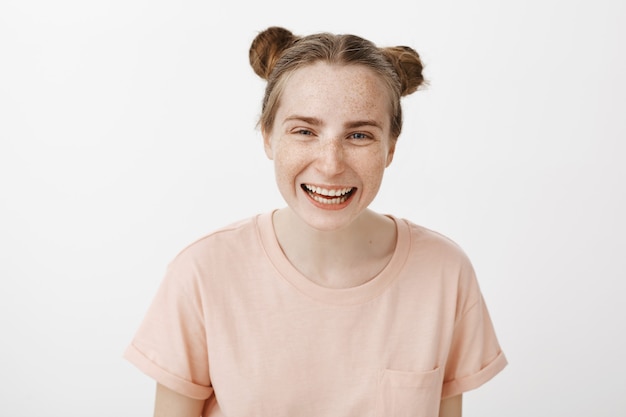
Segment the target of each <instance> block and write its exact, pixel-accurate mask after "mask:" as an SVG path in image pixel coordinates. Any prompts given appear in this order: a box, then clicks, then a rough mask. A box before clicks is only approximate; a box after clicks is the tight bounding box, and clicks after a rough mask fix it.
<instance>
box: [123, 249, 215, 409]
mask: <svg viewBox="0 0 626 417" xmlns="http://www.w3.org/2000/svg"><path fill="white" fill-rule="evenodd" d="M196 275H197V274H196V273H195V268H194V267H193V265H192V264H191V265H189V262H187V263H185V262H181V261H180V260H178V261H176V260H175V261H174V262H172V263H171V264H170V265H169V267H168V270H167V273H166V275H165V277H164V279H163V281H162V283H161V285H160V287H159V289H158V291H157V293H156V295H155V297H154V299H153V301H152V304H151V305H150V307H149V309H148V312H147V313H146V315H145V317H144V319H143V321H142V323H141V325H140V326H139V329H138V330H137V332H136V334H135V336H134V338H133V340H132V342H131V344H130V345H129V346H128V347H127V348H126V351H125V352H124V357H125V358H126V359H127V360H128V361H130V362H131V363H132V364H134V365H135V366H136V367H137V368H139V370H141V371H142V372H144V373H145V374H146V375H148V376H150V377H151V378H153V379H155V380H156V381H157V382H158V383H160V384H162V385H164V386H166V387H167V388H169V389H171V390H173V391H176V392H178V393H180V394H183V395H186V396H188V397H191V398H195V399H206V398H208V397H209V396H210V395H211V394H212V392H213V389H212V388H211V381H210V378H209V362H208V354H207V342H206V336H205V334H206V333H205V326H204V315H203V308H202V298H201V293H200V291H199V288H198V287H199V282H198V277H197V276H196Z"/></svg>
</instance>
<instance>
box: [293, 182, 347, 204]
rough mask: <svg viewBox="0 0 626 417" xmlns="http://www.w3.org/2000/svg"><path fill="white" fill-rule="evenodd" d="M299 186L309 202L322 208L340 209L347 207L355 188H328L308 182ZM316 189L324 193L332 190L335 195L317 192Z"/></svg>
mask: <svg viewBox="0 0 626 417" xmlns="http://www.w3.org/2000/svg"><path fill="white" fill-rule="evenodd" d="M301 188H302V190H303V191H304V194H305V195H306V197H307V198H308V200H309V201H310V202H311V204H313V205H314V206H315V207H318V208H321V209H323V210H341V209H343V208H345V207H347V206H348V205H349V204H350V202H351V201H352V197H354V194H355V192H356V190H357V189H356V187H335V188H332V187H331V188H330V189H329V188H322V187H313V186H312V185H310V184H302V186H301ZM316 190H321V191H323V192H326V193H328V192H330V191H334V193H335V195H334V196H333V195H325V194H322V193H317V192H316ZM337 194H338V195H337Z"/></svg>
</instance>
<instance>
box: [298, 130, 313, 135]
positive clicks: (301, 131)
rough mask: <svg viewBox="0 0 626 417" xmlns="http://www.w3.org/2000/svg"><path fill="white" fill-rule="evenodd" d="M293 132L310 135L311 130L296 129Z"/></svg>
mask: <svg viewBox="0 0 626 417" xmlns="http://www.w3.org/2000/svg"><path fill="white" fill-rule="evenodd" d="M295 133H296V134H298V135H306V136H310V135H312V134H313V132H311V131H310V130H308V129H298V130H296V131H295Z"/></svg>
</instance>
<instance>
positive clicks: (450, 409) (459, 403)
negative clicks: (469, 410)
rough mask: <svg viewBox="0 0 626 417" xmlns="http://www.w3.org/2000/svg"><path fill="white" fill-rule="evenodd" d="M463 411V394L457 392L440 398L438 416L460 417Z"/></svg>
mask: <svg viewBox="0 0 626 417" xmlns="http://www.w3.org/2000/svg"><path fill="white" fill-rule="evenodd" d="M462 411H463V395H462V394H459V395H456V396H454V397H449V398H446V399H443V400H441V405H440V406H439V417H461V415H462Z"/></svg>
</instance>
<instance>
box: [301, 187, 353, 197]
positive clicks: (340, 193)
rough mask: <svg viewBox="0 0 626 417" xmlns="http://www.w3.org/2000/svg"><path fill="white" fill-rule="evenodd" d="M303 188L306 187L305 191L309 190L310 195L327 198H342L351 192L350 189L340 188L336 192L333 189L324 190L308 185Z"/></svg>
mask: <svg viewBox="0 0 626 417" xmlns="http://www.w3.org/2000/svg"><path fill="white" fill-rule="evenodd" d="M305 187H306V189H307V190H309V191H310V192H312V193H315V194H319V195H323V196H327V197H339V196H344V195H346V194H348V193H349V192H350V191H352V187H348V188H341V189H338V190H335V189H333V190H327V189H325V188H320V187H315V186H313V185H308V184H305Z"/></svg>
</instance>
